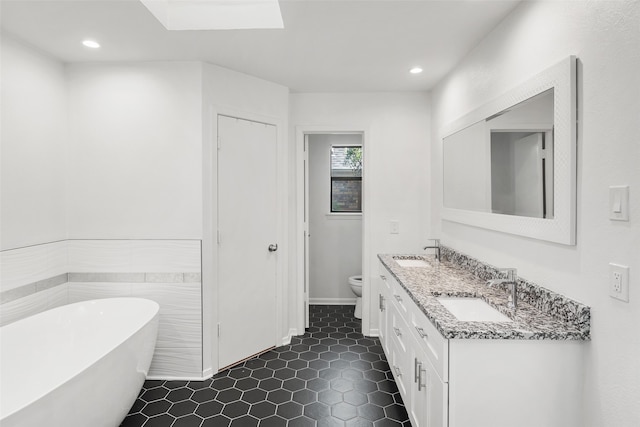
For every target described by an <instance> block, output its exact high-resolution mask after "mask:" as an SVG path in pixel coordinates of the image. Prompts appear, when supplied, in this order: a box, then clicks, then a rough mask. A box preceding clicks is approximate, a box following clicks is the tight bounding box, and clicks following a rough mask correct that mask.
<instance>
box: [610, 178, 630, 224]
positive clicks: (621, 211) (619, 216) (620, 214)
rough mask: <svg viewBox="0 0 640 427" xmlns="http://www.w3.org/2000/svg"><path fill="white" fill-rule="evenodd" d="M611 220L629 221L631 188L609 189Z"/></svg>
mask: <svg viewBox="0 0 640 427" xmlns="http://www.w3.org/2000/svg"><path fill="white" fill-rule="evenodd" d="M609 219H612V220H614V221H629V186H628V185H616V186H611V187H609Z"/></svg>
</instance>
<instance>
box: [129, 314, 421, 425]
mask: <svg viewBox="0 0 640 427" xmlns="http://www.w3.org/2000/svg"><path fill="white" fill-rule="evenodd" d="M309 320H310V326H311V327H310V328H308V329H307V331H306V333H305V334H304V335H302V336H297V337H293V339H292V340H291V344H290V345H286V346H282V347H278V348H275V349H273V350H271V351H269V352H267V353H264V354H262V355H260V356H258V357H255V358H253V359H250V360H247V361H245V362H244V363H242V364H240V365H238V366H235V367H233V368H231V369H229V370H226V371H223V372H220V373H218V374H216V375H214V376H213V378H211V379H208V380H205V381H146V382H145V383H144V386H143V389H142V390H141V392H140V395H139V397H138V399H137V400H136V402H135V404H134V405H133V407H132V408H131V410H130V412H129V415H127V417H126V418H125V420H124V421H123V422H122V424H121V426H120V427H142V426H144V427H272V426H273V427H324V426H338V427H410V426H411V424H410V422H409V417H408V415H407V412H406V410H405V408H404V405H403V403H402V399H401V398H400V393H399V392H398V388H397V387H396V384H395V382H394V381H393V376H392V375H391V371H390V368H389V365H388V364H387V360H386V358H385V355H384V353H383V351H382V347H381V346H380V341H379V340H378V339H377V338H369V337H365V336H364V335H362V334H361V333H360V329H361V328H360V326H361V323H360V320H358V319H356V318H354V317H353V306H319V305H314V306H311V307H310V313H309Z"/></svg>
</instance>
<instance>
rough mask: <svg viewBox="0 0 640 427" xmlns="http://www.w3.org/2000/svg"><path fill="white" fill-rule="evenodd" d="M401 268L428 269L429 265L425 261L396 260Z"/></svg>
mask: <svg viewBox="0 0 640 427" xmlns="http://www.w3.org/2000/svg"><path fill="white" fill-rule="evenodd" d="M394 261H395V262H397V263H398V265H399V266H400V267H428V266H429V264H428V263H427V262H426V261H425V260H423V259H396V260H394Z"/></svg>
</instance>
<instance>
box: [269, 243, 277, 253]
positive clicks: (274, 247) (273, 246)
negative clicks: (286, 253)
mask: <svg viewBox="0 0 640 427" xmlns="http://www.w3.org/2000/svg"><path fill="white" fill-rule="evenodd" d="M277 250H278V244H277V243H276V244H275V245H274V244H271V245H269V252H275V251H277Z"/></svg>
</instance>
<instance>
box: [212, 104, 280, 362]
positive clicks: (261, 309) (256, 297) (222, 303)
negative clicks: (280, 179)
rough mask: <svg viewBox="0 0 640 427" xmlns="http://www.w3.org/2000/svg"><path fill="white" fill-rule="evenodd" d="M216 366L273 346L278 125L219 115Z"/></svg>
mask: <svg viewBox="0 0 640 427" xmlns="http://www.w3.org/2000/svg"><path fill="white" fill-rule="evenodd" d="M218 147H219V148H218V245H219V250H218V283H219V299H218V313H219V318H218V320H219V324H218V334H219V339H218V346H219V347H218V348H219V350H218V360H219V362H218V369H221V368H224V367H227V366H229V365H232V364H235V363H237V362H239V361H242V360H244V359H246V358H248V357H250V356H252V355H254V354H256V353H259V352H262V351H264V350H266V349H268V348H271V347H273V346H274V344H275V342H276V336H277V332H276V331H277V325H276V311H277V310H276V267H277V256H278V252H277V245H278V242H277V236H278V232H277V231H278V230H277V199H278V197H277V191H278V189H277V172H276V171H277V156H276V154H277V153H276V148H277V129H276V127H275V126H273V125H268V124H264V123H257V122H252V121H249V120H243V119H237V118H232V117H226V116H221V115H220V116H218Z"/></svg>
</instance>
